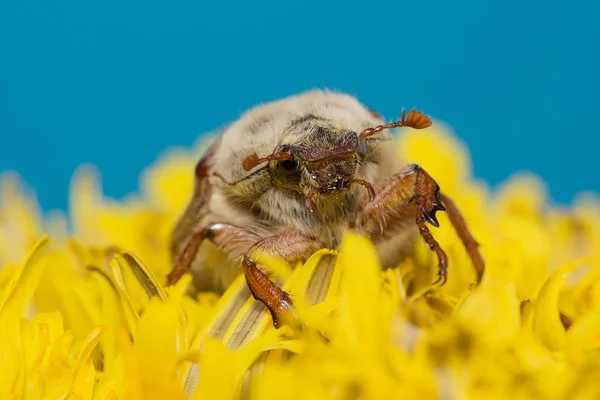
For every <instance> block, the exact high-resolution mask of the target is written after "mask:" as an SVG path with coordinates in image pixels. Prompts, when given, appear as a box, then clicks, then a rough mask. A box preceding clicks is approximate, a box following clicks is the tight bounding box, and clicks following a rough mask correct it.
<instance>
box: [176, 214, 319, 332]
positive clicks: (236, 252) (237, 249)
mask: <svg viewBox="0 0 600 400" xmlns="http://www.w3.org/2000/svg"><path fill="white" fill-rule="evenodd" d="M204 239H208V240H210V241H211V242H213V243H214V244H216V245H217V246H218V247H220V248H222V249H223V250H225V251H227V252H228V253H229V254H231V255H232V256H233V257H236V258H237V257H240V255H241V257H242V266H243V267H244V274H245V277H246V282H247V284H248V287H249V288H250V292H251V293H252V295H253V296H254V298H255V299H256V300H258V301H260V302H262V303H264V304H265V305H266V306H267V308H268V309H269V311H270V312H271V316H272V317H273V325H274V326H275V327H276V328H279V327H280V326H281V322H282V319H284V317H285V316H286V314H288V313H289V312H291V311H292V309H293V307H292V301H291V300H290V298H289V296H288V294H287V293H285V292H284V291H283V290H281V289H280V288H279V287H278V286H277V285H275V284H274V283H273V282H272V281H271V280H270V279H269V278H268V277H267V276H266V275H265V274H264V273H263V272H262V271H261V270H260V269H259V268H258V267H257V266H256V263H255V262H254V261H253V260H251V259H250V257H249V255H248V254H249V253H252V252H265V253H269V254H273V255H276V256H279V257H282V258H284V259H286V260H288V261H293V260H298V259H302V258H305V257H308V256H309V255H310V254H312V253H313V252H314V251H316V250H317V249H318V248H319V246H318V245H317V244H316V242H315V240H314V238H311V237H308V236H306V235H304V234H303V233H301V232H299V231H295V230H288V231H284V232H281V233H280V234H277V235H273V236H269V237H267V238H264V239H260V238H259V237H258V236H257V235H256V234H254V233H252V232H249V231H247V230H245V229H243V228H239V227H237V226H234V225H229V224H220V223H219V224H213V225H211V226H210V227H209V228H206V229H202V230H200V231H199V232H198V233H196V234H194V235H193V236H192V238H191V239H190V241H189V242H188V244H187V245H186V247H185V248H184V250H183V251H182V253H181V255H180V256H179V258H178V259H177V262H176V264H175V268H173V271H172V272H171V273H170V274H169V278H168V283H169V284H173V283H175V282H177V280H179V279H180V278H181V276H182V275H183V274H184V273H185V272H186V271H188V270H189V269H190V268H191V265H192V263H193V262H194V259H195V257H196V254H197V253H198V249H199V248H200V245H201V244H202V241H203V240H204Z"/></svg>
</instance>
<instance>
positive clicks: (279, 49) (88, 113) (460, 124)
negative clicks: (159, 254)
mask: <svg viewBox="0 0 600 400" xmlns="http://www.w3.org/2000/svg"><path fill="white" fill-rule="evenodd" d="M49 3H50V2H41V1H40V2H35V1H3V2H2V3H1V5H0V136H1V140H0V170H6V169H15V170H17V171H18V172H19V173H20V174H21V175H22V176H23V177H24V179H25V180H26V181H27V182H28V183H29V184H31V185H32V186H33V187H35V188H36V190H37V193H38V196H39V198H40V200H41V203H42V205H43V207H44V208H45V209H49V208H55V207H58V208H63V209H64V208H66V205H67V191H68V184H69V179H70V176H71V174H72V173H73V171H74V169H75V168H76V166H77V165H79V164H80V163H82V162H91V163H94V164H96V165H98V166H99V167H100V169H101V171H102V174H103V181H104V186H105V191H106V193H107V194H109V195H111V196H117V197H119V196H122V195H124V194H126V193H128V192H132V191H135V190H136V188H137V185H138V175H139V173H140V171H141V170H142V169H143V168H144V167H145V166H147V165H148V164H150V163H151V162H152V161H153V160H154V159H155V158H156V157H157V155H158V154H159V153H160V152H161V151H162V150H163V149H164V148H166V147H168V146H172V145H190V144H191V143H192V142H193V141H194V139H195V138H196V137H197V135H198V134H200V133H202V132H206V131H210V130H213V129H215V128H218V127H220V126H222V125H223V124H224V123H226V122H228V121H231V120H234V119H235V118H236V117H237V116H238V115H239V114H240V113H241V112H243V111H244V110H245V109H246V108H248V107H250V106H252V105H254V104H256V103H259V102H263V101H267V100H272V99H276V98H280V97H283V96H287V95H290V94H294V93H297V92H300V91H303V90H306V89H310V88H315V87H318V88H322V87H328V88H332V89H339V90H343V91H346V92H349V93H352V94H355V95H357V96H358V98H359V100H361V101H362V102H364V103H365V104H367V105H368V106H370V107H371V108H373V109H376V110H378V111H380V112H381V113H382V114H383V115H385V116H386V117H387V118H395V117H397V116H398V114H399V112H400V108H401V107H402V106H404V107H413V106H416V107H418V108H419V109H423V110H426V111H427V113H429V114H431V115H433V116H435V117H436V118H439V119H442V120H445V121H447V122H448V123H449V124H450V125H451V126H452V127H453V128H454V129H455V130H456V131H457V133H458V134H459V136H460V137H461V138H462V139H463V140H464V141H466V142H467V143H468V145H469V147H470V150H471V154H472V155H473V160H474V171H475V175H476V176H477V177H481V178H484V179H486V180H487V181H489V182H490V183H492V184H497V183H499V182H501V181H503V180H505V179H506V178H507V177H508V176H510V175H511V174H512V173H513V172H514V171H517V170H531V171H533V172H534V173H536V174H539V175H540V176H541V177H543V178H544V179H545V180H546V181H547V182H548V184H549V186H550V188H551V195H552V197H553V198H554V199H555V200H556V201H558V202H569V201H570V200H571V199H572V197H573V195H574V194H575V193H576V192H578V191H581V190H595V191H600V180H599V179H598V178H597V171H598V166H597V164H598V156H597V151H596V147H597V146H598V143H599V140H598V133H599V132H598V125H597V118H596V115H597V112H598V111H597V110H598V105H599V101H598V93H599V90H598V89H600V79H599V78H598V71H600V62H599V61H598V56H597V53H598V51H599V47H600V46H599V45H598V41H599V38H600V28H599V27H598V26H599V22H598V19H597V17H596V16H597V15H598V6H595V5H593V4H592V2H591V1H590V2H587V3H577V2H574V1H569V2H567V1H562V2H560V1H552V0H549V1H544V2H534V1H528V2H525V1H523V2H521V1H514V0H509V1H497V2H494V3H492V2H485V1H462V2H454V1H409V2H389V3H388V2H377V1H371V2H360V3H356V4H355V3H352V2H340V3H322V2H320V1H306V2H290V3H288V2H276V1H269V2H263V3H257V2H245V3H240V4H237V3H232V2H225V1H221V2H212V3H213V4H201V3H202V2H201V1H195V2H168V3H169V4H167V2H154V1H143V2H142V1H137V2H120V1H119V2H117V1H103V2H95V3H92V2H82V1H62V2H56V3H55V4H49Z"/></svg>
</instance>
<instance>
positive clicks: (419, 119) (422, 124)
mask: <svg viewBox="0 0 600 400" xmlns="http://www.w3.org/2000/svg"><path fill="white" fill-rule="evenodd" d="M403 126H406V127H410V128H414V129H423V128H428V127H430V126H431V119H429V116H427V115H425V114H423V113H422V112H421V111H415V110H410V111H409V112H408V115H407V114H406V110H402V118H401V119H400V120H399V121H396V122H391V123H389V124H385V125H377V126H376V127H375V128H368V129H365V130H364V131H362V132H361V133H360V135H358V139H359V140H362V139H366V138H368V137H369V136H373V135H374V134H376V133H378V132H381V131H382V130H384V129H391V128H400V127H403Z"/></svg>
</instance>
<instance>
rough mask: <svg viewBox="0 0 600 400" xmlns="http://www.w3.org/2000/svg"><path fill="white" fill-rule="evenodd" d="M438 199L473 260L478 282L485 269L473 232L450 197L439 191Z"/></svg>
mask: <svg viewBox="0 0 600 400" xmlns="http://www.w3.org/2000/svg"><path fill="white" fill-rule="evenodd" d="M440 199H441V200H442V204H444V205H445V206H446V211H447V212H448V217H449V218H450V222H451V223H452V226H454V229H455V230H456V233H457V234H458V237H460V240H461V241H462V243H463V246H465V249H466V250H467V254H468V255H469V257H470V258H471V261H472V262H473V266H474V267H475V271H476V272H477V281H478V282H480V281H481V278H482V276H483V271H484V270H485V261H484V260H483V257H482V256H481V253H480V252H479V243H477V241H476V240H475V238H474V237H473V234H472V233H471V231H470V230H469V227H468V226H467V223H466V222H465V219H464V218H463V216H462V214H461V213H460V210H459V209H458V207H456V204H454V202H453V201H452V199H450V198H449V197H448V196H446V195H444V194H443V193H440Z"/></svg>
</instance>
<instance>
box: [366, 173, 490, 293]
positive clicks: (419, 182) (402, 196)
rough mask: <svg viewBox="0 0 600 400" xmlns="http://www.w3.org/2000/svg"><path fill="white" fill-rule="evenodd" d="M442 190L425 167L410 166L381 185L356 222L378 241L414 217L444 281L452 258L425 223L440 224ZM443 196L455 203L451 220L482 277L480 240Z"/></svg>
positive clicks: (442, 209) (441, 279) (441, 280)
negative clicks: (477, 244) (435, 258)
mask: <svg viewBox="0 0 600 400" xmlns="http://www.w3.org/2000/svg"><path fill="white" fill-rule="evenodd" d="M439 190H440V188H439V186H438V184H437V183H436V182H435V180H434V179H433V178H432V177H431V176H429V174H428V173H427V172H426V171H425V170H424V169H423V168H421V167H420V166H418V165H414V164H413V165H409V166H407V167H406V168H405V169H404V170H403V171H401V172H399V173H397V174H394V175H392V177H391V178H390V179H389V180H388V181H387V182H385V183H383V184H382V185H381V186H380V187H379V188H378V190H377V195H376V197H375V199H374V201H373V202H371V203H369V204H367V206H366V207H365V208H364V209H363V210H362V211H361V213H360V214H359V215H358V217H357V219H356V221H355V223H354V225H355V227H357V228H359V230H360V231H361V232H363V233H365V234H367V235H370V236H372V237H373V238H374V240H377V238H378V237H386V236H388V237H389V235H390V233H389V232H392V233H393V232H394V231H398V230H399V229H405V228H406V227H405V225H407V222H408V221H410V220H412V219H413V218H414V220H413V221H414V222H413V224H416V225H417V227H418V229H419V233H420V235H421V237H422V238H423V240H424V241H425V243H426V244H427V245H428V246H429V249H430V250H432V251H433V252H435V254H436V256H437V258H438V279H437V280H436V282H435V283H440V282H441V283H442V284H444V283H445V282H446V280H447V277H448V274H447V269H448V257H447V255H446V253H445V252H444V250H443V249H442V248H441V247H440V245H439V243H438V242H437V241H436V240H435V238H434V237H433V235H432V234H431V232H430V231H429V228H428V227H427V225H425V222H429V223H430V224H431V225H433V226H435V227H438V226H439V223H438V220H437V218H436V215H435V214H436V212H437V211H445V210H446V208H445V207H444V205H443V204H442V201H441V200H440V192H439ZM443 199H444V200H446V203H447V204H448V205H449V206H451V207H450V208H451V213H450V220H451V222H452V224H453V226H454V227H455V229H456V230H457V232H458V233H459V236H460V238H461V240H462V241H463V243H464V244H465V246H466V247H467V250H468V252H469V255H470V256H471V258H472V260H473V263H474V264H475V267H476V269H477V271H478V275H479V276H480V274H481V273H480V271H481V270H483V259H482V258H481V255H480V254H479V251H478V249H477V246H476V242H475V240H474V239H473V237H472V236H471V234H470V232H469V231H468V229H467V228H466V224H465V223H464V220H463V219H462V216H461V215H460V213H459V211H458V209H457V208H456V206H455V205H454V203H452V202H451V201H450V200H449V199H448V198H447V197H443ZM473 243H475V245H473Z"/></svg>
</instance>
